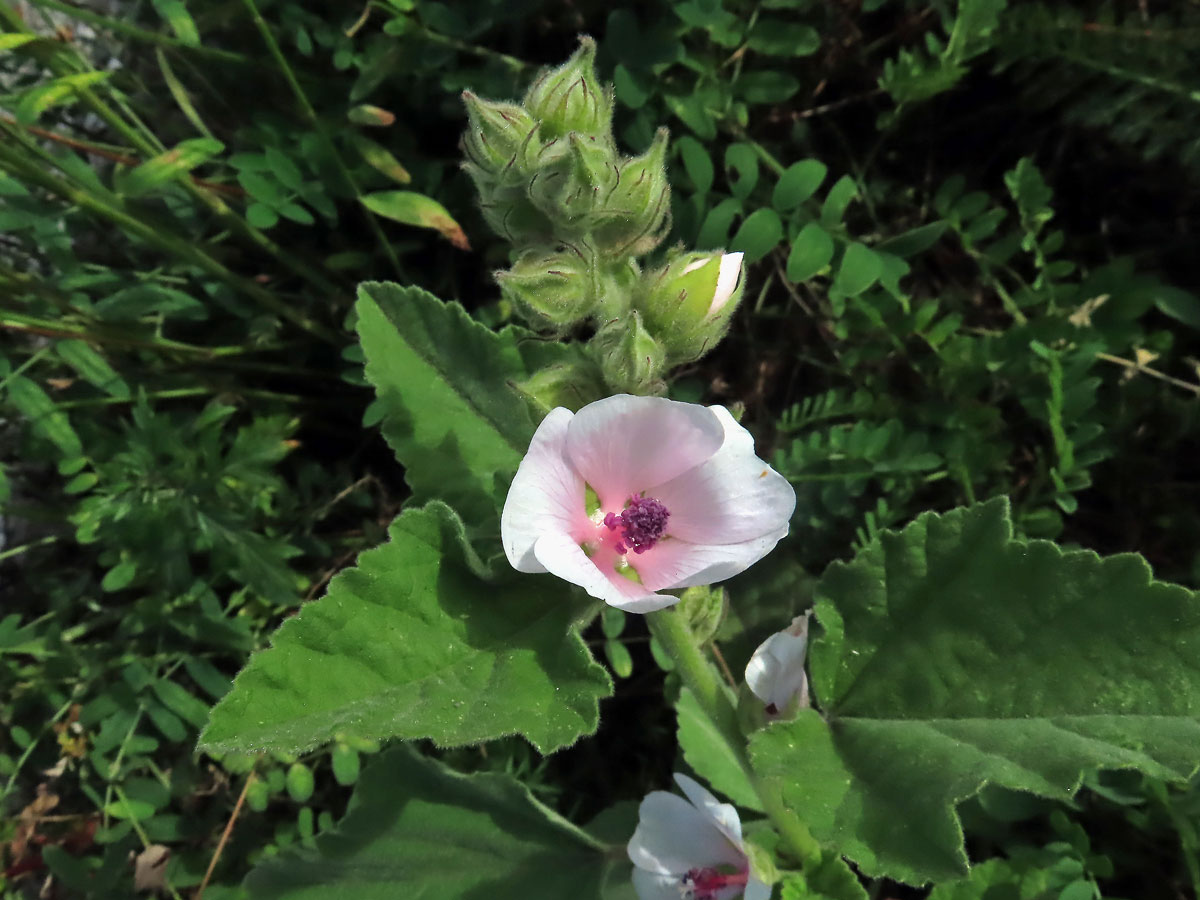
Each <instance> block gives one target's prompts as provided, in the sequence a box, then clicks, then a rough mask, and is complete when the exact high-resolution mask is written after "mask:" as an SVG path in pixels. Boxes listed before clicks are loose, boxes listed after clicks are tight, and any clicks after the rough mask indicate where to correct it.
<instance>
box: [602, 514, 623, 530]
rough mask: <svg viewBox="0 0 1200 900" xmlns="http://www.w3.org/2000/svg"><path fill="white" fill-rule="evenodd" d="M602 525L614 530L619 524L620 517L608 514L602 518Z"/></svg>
mask: <svg viewBox="0 0 1200 900" xmlns="http://www.w3.org/2000/svg"><path fill="white" fill-rule="evenodd" d="M604 524H605V525H606V526H607V527H608V528H610V529H613V530H615V529H616V528H617V527H618V526H620V524H621V517H620V516H618V515H617V514H616V513H611V512H610V513H609V514H608V515H606V516H605V517H604Z"/></svg>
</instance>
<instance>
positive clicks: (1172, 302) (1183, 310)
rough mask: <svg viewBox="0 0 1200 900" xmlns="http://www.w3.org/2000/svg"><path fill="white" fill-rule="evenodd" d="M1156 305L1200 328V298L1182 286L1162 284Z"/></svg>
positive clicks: (1174, 317) (1181, 320)
mask: <svg viewBox="0 0 1200 900" xmlns="http://www.w3.org/2000/svg"><path fill="white" fill-rule="evenodd" d="M1154 305H1155V306H1157V307H1158V310H1159V312H1162V313H1165V314H1166V315H1168V316H1170V317H1171V318H1172V319H1175V320H1176V321H1178V322H1182V323H1183V324H1184V325H1190V326H1192V327H1193V328H1200V298H1197V297H1196V295H1195V294H1192V293H1190V292H1188V291H1185V290H1182V289H1181V288H1176V287H1170V286H1168V285H1160V286H1159V289H1158V296H1157V297H1156V298H1155V300H1154Z"/></svg>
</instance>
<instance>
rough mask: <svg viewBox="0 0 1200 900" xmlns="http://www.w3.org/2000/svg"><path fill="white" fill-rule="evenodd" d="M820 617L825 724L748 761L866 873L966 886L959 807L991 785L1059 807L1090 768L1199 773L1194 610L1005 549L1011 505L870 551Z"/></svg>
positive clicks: (782, 727) (1147, 590)
mask: <svg viewBox="0 0 1200 900" xmlns="http://www.w3.org/2000/svg"><path fill="white" fill-rule="evenodd" d="M816 613H817V619H818V621H819V623H820V626H821V630H822V632H823V633H822V635H821V636H820V637H819V639H818V640H816V641H815V643H814V646H813V647H812V648H811V650H810V653H811V664H812V670H811V671H812V687H813V690H814V693H815V696H816V699H817V701H818V704H819V706H820V709H821V712H820V713H818V712H816V711H815V710H804V711H802V712H801V714H800V715H799V716H798V717H797V718H796V719H795V720H794V721H792V722H788V723H780V724H774V725H771V726H768V727H767V728H766V729H764V730H762V731H760V732H759V733H757V734H756V735H755V736H754V738H753V739H752V740H751V746H750V753H751V758H752V760H753V761H754V766H755V769H756V770H757V771H758V773H759V774H760V775H761V776H762V777H764V778H766V779H768V780H770V781H772V782H773V783H775V784H778V785H779V786H780V787H781V789H782V792H783V798H784V802H785V803H787V804H788V805H789V806H790V807H792V808H793V809H795V810H796V812H797V813H798V814H799V815H800V816H801V818H803V819H804V820H805V822H806V824H808V826H809V827H810V828H811V830H812V832H813V834H814V836H815V837H816V838H817V839H818V840H820V841H822V842H824V843H826V844H828V845H829V846H831V847H832V848H833V849H835V850H836V851H838V852H840V853H843V854H845V855H846V856H847V857H849V858H850V859H851V860H853V861H854V862H855V863H857V864H858V866H859V867H860V868H861V869H862V870H863V871H865V872H868V873H871V874H875V875H885V874H886V875H888V876H890V877H893V878H896V879H899V880H903V881H907V882H910V883H921V882H925V881H929V880H943V879H951V878H960V877H962V876H964V875H966V874H967V872H968V868H967V858H966V854H965V853H964V851H963V847H962V829H961V827H960V824H959V821H958V818H957V815H956V813H955V809H954V807H955V805H956V804H957V803H959V802H960V801H962V800H964V799H966V798H968V797H971V796H974V795H975V794H977V793H978V792H979V791H980V790H981V788H982V787H983V786H984V785H985V784H989V783H991V784H997V785H1001V786H1003V787H1007V788H1011V789H1014V790H1022V791H1028V792H1030V793H1034V794H1037V795H1039V796H1044V797H1049V798H1057V799H1064V800H1065V799H1067V798H1069V797H1070V796H1071V795H1072V794H1073V793H1074V792H1075V790H1076V789H1077V788H1078V786H1079V783H1080V780H1081V778H1082V775H1083V772H1084V771H1085V770H1088V769H1095V768H1132V769H1137V770H1140V771H1142V772H1145V773H1147V774H1149V775H1151V776H1153V777H1156V778H1167V779H1181V778H1186V777H1187V776H1189V775H1190V774H1191V773H1193V772H1194V771H1195V770H1196V768H1197V762H1198V760H1200V721H1198V720H1200V603H1198V602H1197V597H1196V595H1195V594H1193V593H1192V592H1191V591H1188V590H1186V589H1184V588H1182V587H1179V586H1177V585H1170V584H1164V583H1162V582H1156V581H1154V580H1153V579H1152V577H1151V573H1150V569H1149V567H1148V566H1147V565H1146V563H1145V561H1144V560H1143V559H1141V558H1140V557H1138V556H1134V555H1131V554H1123V555H1118V556H1112V557H1107V558H1102V557H1099V556H1097V555H1096V554H1094V553H1091V552H1089V551H1084V550H1073V551H1066V550H1062V549H1061V548H1059V547H1057V546H1055V545H1054V544H1051V543H1049V542H1047V541H1025V540H1017V539H1014V538H1013V537H1012V526H1011V523H1010V521H1009V513H1008V505H1007V501H1006V500H1004V499H998V500H993V501H989V502H987V503H983V504H979V505H976V506H972V507H968V508H965V509H959V510H954V511H952V512H949V513H946V514H944V515H936V514H933V513H928V514H925V515H923V516H921V517H919V518H918V519H917V520H916V521H915V522H913V523H912V524H911V525H909V526H908V527H907V528H905V529H904V530H902V531H899V532H885V533H883V534H881V535H880V536H879V537H878V538H877V539H876V541H874V542H873V543H871V544H869V545H868V546H867V547H866V548H864V549H863V550H862V551H861V552H860V553H859V554H858V555H857V556H856V557H855V558H854V560H852V561H851V562H849V563H834V564H833V565H831V566H830V567H829V569H828V570H827V571H826V573H825V575H824V576H823V577H822V579H821V581H820V583H819V584H818V586H817V604H816ZM901 822H902V823H905V824H904V827H897V823H901Z"/></svg>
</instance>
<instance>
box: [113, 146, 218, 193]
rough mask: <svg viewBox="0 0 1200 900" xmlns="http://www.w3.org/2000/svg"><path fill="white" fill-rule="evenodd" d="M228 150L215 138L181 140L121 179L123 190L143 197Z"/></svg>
mask: <svg viewBox="0 0 1200 900" xmlns="http://www.w3.org/2000/svg"><path fill="white" fill-rule="evenodd" d="M224 149H225V145H224V144H222V143H221V142H220V141H218V140H214V139H213V138H206V137H201V138H191V139H190V140H186V141H181V142H180V143H178V144H176V145H175V146H174V147H172V148H171V149H170V150H168V151H167V152H166V153H160V154H159V155H158V156H156V157H154V158H153V159H148V160H146V161H145V162H144V163H142V164H141V165H140V166H138V167H137V168H135V169H133V170H132V171H130V172H129V173H127V174H126V175H125V177H124V178H122V179H121V190H122V192H123V193H125V194H127V195H128V196H130V197H140V196H142V195H143V194H147V193H149V192H150V191H152V190H154V189H155V188H157V187H160V186H161V185H163V184H166V183H167V182H168V181H174V180H175V179H176V178H179V177H180V176H182V175H186V174H187V173H188V172H190V171H192V169H194V168H196V167H197V166H199V165H200V164H202V163H204V162H206V161H208V160H209V159H212V158H213V157H214V156H216V155H217V154H218V153H221V152H222V151H223V150H224Z"/></svg>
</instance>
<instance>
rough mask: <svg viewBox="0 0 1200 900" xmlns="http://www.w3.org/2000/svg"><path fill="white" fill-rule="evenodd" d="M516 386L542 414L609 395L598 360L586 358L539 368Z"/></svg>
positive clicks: (585, 403)
mask: <svg viewBox="0 0 1200 900" xmlns="http://www.w3.org/2000/svg"><path fill="white" fill-rule="evenodd" d="M514 387H516V389H517V390H518V391H520V392H521V393H522V394H524V395H525V397H526V398H527V399H528V400H529V401H530V402H532V403H533V404H534V406H536V407H537V408H538V410H539V411H540V412H542V413H543V414H545V413H547V412H549V411H550V410H552V409H554V408H555V407H557V406H565V407H566V408H567V409H570V410H578V409H580V408H581V407H584V406H586V405H587V404H589V403H592V402H593V401H595V400H599V399H600V398H601V397H605V396H607V395H608V391H607V390H606V389H605V387H604V379H603V377H602V376H601V374H600V369H599V368H598V367H597V366H596V364H595V362H594V361H592V360H591V359H589V358H587V357H582V356H581V358H579V359H572V360H571V361H570V362H565V363H560V364H558V365H553V366H546V367H544V368H541V369H538V370H537V371H536V372H534V374H533V375H531V376H530V377H529V378H527V379H525V380H524V381H519V382H517V383H516V384H515V385H514Z"/></svg>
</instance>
